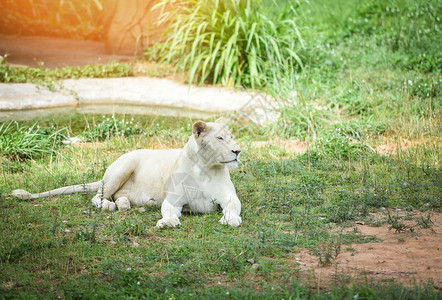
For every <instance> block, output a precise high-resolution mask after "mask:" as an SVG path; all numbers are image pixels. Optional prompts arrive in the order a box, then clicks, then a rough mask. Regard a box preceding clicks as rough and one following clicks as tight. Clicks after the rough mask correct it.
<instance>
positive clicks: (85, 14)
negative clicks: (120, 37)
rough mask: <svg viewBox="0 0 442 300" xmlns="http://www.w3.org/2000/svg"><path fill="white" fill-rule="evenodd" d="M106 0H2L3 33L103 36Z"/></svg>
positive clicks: (90, 37) (1, 23) (77, 36)
mask: <svg viewBox="0 0 442 300" xmlns="http://www.w3.org/2000/svg"><path fill="white" fill-rule="evenodd" d="M103 4H105V3H103V0H43V1H37V2H36V1H32V0H21V1H11V0H7V1H1V2H0V20H1V21H0V29H1V31H2V32H3V33H7V34H17V33H21V34H24V35H55V36H62V37H69V38H87V39H101V38H103V35H104V28H103V16H102V14H103Z"/></svg>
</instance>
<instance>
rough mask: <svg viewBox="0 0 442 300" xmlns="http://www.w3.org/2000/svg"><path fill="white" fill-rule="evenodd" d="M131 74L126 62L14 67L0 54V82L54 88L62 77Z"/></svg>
mask: <svg viewBox="0 0 442 300" xmlns="http://www.w3.org/2000/svg"><path fill="white" fill-rule="evenodd" d="M1 55H3V53H2V54H1ZM43 66H44V65H42V67H43ZM133 75H134V71H133V69H132V66H131V65H130V64H128V63H119V62H110V63H107V64H104V65H87V66H82V67H63V68H55V69H46V68H23V67H20V68H15V67H12V66H11V65H10V64H9V63H8V62H7V55H4V56H0V82H2V83H25V82H32V83H35V84H37V85H43V86H47V87H49V88H50V89H55V88H56V85H57V83H58V84H59V85H61V83H60V80H62V79H79V78H109V77H127V76H133Z"/></svg>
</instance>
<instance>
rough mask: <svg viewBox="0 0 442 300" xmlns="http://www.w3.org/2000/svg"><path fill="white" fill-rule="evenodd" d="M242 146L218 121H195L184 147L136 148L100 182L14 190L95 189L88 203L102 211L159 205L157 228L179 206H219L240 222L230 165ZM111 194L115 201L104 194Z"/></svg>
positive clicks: (226, 219)
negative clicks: (164, 148) (43, 188)
mask: <svg viewBox="0 0 442 300" xmlns="http://www.w3.org/2000/svg"><path fill="white" fill-rule="evenodd" d="M240 151H241V149H240V148H239V146H238V145H237V144H236V143H235V141H234V139H233V137H232V134H231V133H230V131H229V130H228V129H227V126H226V125H225V123H224V122H223V121H222V120H220V119H219V120H217V121H216V122H214V123H204V122H202V121H199V122H196V123H195V124H194V125H193V134H192V136H191V137H190V139H189V141H188V142H187V144H186V145H185V146H184V148H183V149H173V150H147V149H143V150H136V151H133V152H130V153H126V154H124V155H122V156H121V157H120V158H118V159H117V160H116V161H115V162H114V163H112V164H111V165H110V166H109V167H108V168H107V170H106V172H105V174H104V177H103V179H102V180H101V181H97V182H94V183H88V184H83V185H74V186H68V187H63V188H59V189H56V190H53V191H48V192H43V193H39V194H30V193H28V192H26V191H24V190H15V191H13V192H12V195H14V196H16V197H18V198H21V199H35V198H40V197H48V196H56V195H68V194H73V193H77V192H97V194H96V195H95V196H94V197H93V199H92V204H93V205H95V206H97V207H101V208H102V209H103V210H115V208H116V207H117V208H118V210H128V209H130V207H131V206H144V205H146V206H154V205H155V206H161V214H162V219H161V220H159V221H158V223H157V227H164V226H171V227H174V226H177V225H179V224H180V221H179V217H180V216H181V212H182V210H183V207H185V208H186V209H188V210H190V211H192V212H197V213H206V212H211V211H214V210H215V209H216V208H217V206H220V207H221V208H222V211H223V217H222V218H221V219H220V223H221V224H226V225H230V226H234V227H236V226H239V225H240V224H241V217H240V212H241V203H240V201H239V199H238V197H237V195H236V191H235V187H234V186H233V183H232V181H231V180H230V174H229V170H232V169H236V168H237V167H238V159H239V152H240ZM111 198H113V199H116V200H115V202H111V201H109V199H111Z"/></svg>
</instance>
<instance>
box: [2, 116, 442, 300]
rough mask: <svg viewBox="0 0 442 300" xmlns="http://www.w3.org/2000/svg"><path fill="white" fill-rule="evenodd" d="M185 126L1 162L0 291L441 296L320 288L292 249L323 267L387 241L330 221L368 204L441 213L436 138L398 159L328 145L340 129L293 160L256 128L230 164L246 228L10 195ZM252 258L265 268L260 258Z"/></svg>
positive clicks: (98, 172)
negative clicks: (177, 222) (170, 222)
mask: <svg viewBox="0 0 442 300" xmlns="http://www.w3.org/2000/svg"><path fill="white" fill-rule="evenodd" d="M110 120H111V119H110ZM104 121H107V119H104ZM115 122H116V123H118V122H119V121H115ZM97 124H102V123H100V122H98V123H97ZM162 124H163V125H162ZM164 124H167V125H164ZM187 124H188V120H185V119H178V120H175V122H173V124H172V125H171V124H169V123H162V122H158V121H157V122H153V123H151V125H145V126H143V131H144V132H148V134H145V133H142V134H134V135H129V136H126V137H125V136H122V135H118V134H115V135H112V136H108V137H107V138H106V139H104V140H103V141H102V142H100V143H95V144H90V145H89V146H88V147H65V148H62V149H60V150H59V151H58V155H56V156H53V157H50V156H43V157H41V158H38V159H34V160H32V161H30V163H29V161H25V162H21V163H20V164H21V166H22V169H21V170H20V171H14V172H13V171H11V170H10V169H9V168H8V167H7V165H8V162H7V161H9V159H7V161H3V163H2V169H1V175H0V178H1V179H0V182H1V184H0V195H1V196H0V197H1V201H0V205H1V210H0V214H1V217H2V220H4V221H3V222H2V223H1V224H0V229H1V232H2V234H1V235H0V244H1V245H2V246H1V248H0V266H1V268H2V273H1V275H0V284H1V285H0V288H1V291H2V294H3V295H5V297H9V296H13V295H15V296H17V295H21V296H22V297H30V296H31V295H34V296H39V297H43V296H45V295H46V296H58V295H64V296H65V297H68V298H69V297H72V298H75V297H93V298H95V297H100V298H101V297H104V298H107V297H110V295H112V297H115V296H118V297H141V296H146V297H153V298H163V297H173V296H175V297H178V298H183V297H187V296H189V297H190V294H192V295H194V296H196V297H199V298H205V297H223V296H226V294H227V293H228V295H230V296H231V297H233V298H243V297H250V298H258V297H266V298H289V297H297V296H298V295H299V297H308V298H323V297H325V298H333V297H338V298H339V297H340V296H341V295H342V294H345V295H347V296H348V297H349V298H352V297H354V296H355V295H356V294H358V295H359V296H360V297H363V296H364V297H365V296H367V297H369V298H392V297H398V295H400V298H404V299H406V298H408V299H414V298H422V299H425V298H427V297H430V298H435V297H437V292H436V291H435V290H433V289H432V288H431V287H430V286H425V285H416V286H414V287H413V286H412V287H405V286H401V285H399V284H393V285H387V284H381V283H378V282H371V281H370V280H368V281H367V282H365V281H364V279H363V278H362V277H361V278H356V277H355V278H352V279H349V280H350V281H349V282H348V284H346V285H345V286H342V285H334V284H333V283H331V284H330V285H328V287H327V288H326V290H325V291H324V290H319V291H318V288H319V287H318V286H316V285H315V283H314V282H308V281H307V282H305V281H303V280H301V279H302V278H305V276H308V274H304V273H303V272H302V271H301V270H300V268H299V266H298V264H297V263H296V262H292V260H291V257H292V255H293V253H296V252H297V251H299V250H300V249H304V248H306V249H308V251H310V252H311V253H312V254H314V255H316V256H317V259H318V264H324V265H327V264H333V263H334V259H335V257H336V256H339V254H340V253H341V251H343V249H344V248H345V247H347V246H346V245H349V244H351V243H366V242H373V241H378V239H377V238H376V237H373V236H364V235H362V234H361V233H360V232H350V233H341V231H340V230H332V231H331V230H330V228H336V229H339V228H342V227H347V226H354V222H356V221H365V222H374V220H372V219H371V216H370V214H369V213H370V212H374V211H377V210H379V209H380V207H385V208H387V209H389V208H396V207H403V208H406V209H407V210H416V209H417V210H424V211H433V210H436V211H440V209H441V206H440V184H441V182H440V178H441V176H440V175H441V174H440V168H439V167H438V166H437V165H436V164H435V161H434V160H431V159H429V158H431V156H429V155H428V151H430V148H428V147H423V146H419V147H416V148H415V149H410V150H408V151H404V152H401V153H399V154H398V155H395V156H391V157H386V156H380V155H378V154H375V153H374V152H373V151H371V150H370V148H367V147H364V146H363V145H358V144H350V145H345V146H344V147H343V148H342V149H340V150H339V151H328V149H329V148H330V147H342V146H341V145H342V143H343V142H344V141H342V140H337V141H331V142H330V143H326V144H318V145H317V146H315V147H314V148H311V149H310V150H309V151H308V152H307V153H305V154H304V155H301V156H297V157H294V156H292V155H291V154H290V153H288V152H286V151H284V150H283V149H280V148H278V147H274V146H272V147H270V146H269V147H265V148H262V149H255V148H253V146H252V145H251V144H250V142H248V139H249V138H250V137H248V136H244V137H240V138H239V141H240V143H241V144H242V146H243V150H244V151H243V158H242V161H243V164H242V167H241V168H240V170H239V171H236V172H234V173H233V174H232V180H233V182H234V184H235V186H236V188H237V191H238V196H239V198H240V199H241V200H242V204H243V210H242V217H243V220H244V224H243V225H242V226H241V227H239V228H229V227H226V226H222V225H220V224H218V222H217V221H218V219H219V218H220V217H221V215H220V213H215V214H206V215H184V216H183V217H182V225H181V226H180V227H179V228H176V229H166V230H159V229H157V228H155V227H154V225H155V224H156V221H157V220H158V218H160V211H159V209H157V208H146V209H145V210H144V211H140V210H139V209H137V208H134V209H131V210H130V211H127V212H101V211H100V210H96V209H94V208H93V207H91V204H90V199H91V196H90V195H72V196H63V197H52V198H49V199H39V200H35V201H17V199H13V198H7V197H5V196H6V195H7V194H8V193H9V192H10V191H11V190H12V189H15V188H25V189H27V190H29V191H32V192H36V191H42V190H47V189H52V188H55V187H59V186H62V185H68V184H74V183H79V182H90V181H95V180H97V179H100V178H101V177H102V175H103V173H104V170H105V168H106V167H107V166H108V165H109V164H110V163H111V162H112V161H114V160H115V159H116V158H117V157H118V156H120V155H121V154H123V153H125V152H127V151H130V150H132V149H136V148H152V147H154V148H155V147H158V145H162V147H182V146H183V145H184V143H185V142H186V137H187V136H188V132H186V130H187V131H189V128H186V129H183V128H185V127H186V126H188V125H187ZM128 125H129V124H128ZM237 134H238V133H237ZM176 137H178V139H177V138H176ZM344 143H345V142H344ZM419 151H423V152H419ZM103 153H106V155H103ZM416 154H417V156H418V157H419V159H416V157H415V155H416ZM275 157H279V158H278V159H275ZM422 157H426V159H422ZM11 162H12V161H11ZM66 170H68V171H66ZM383 222H386V223H389V224H391V226H394V228H402V227H401V219H400V218H395V217H394V215H393V216H391V215H385V217H384V220H383ZM419 222H420V223H419ZM416 224H422V225H418V226H415V227H414V229H413V230H421V229H422V228H427V227H428V226H431V216H430V221H429V220H428V219H424V218H422V220H421V219H416ZM405 230H408V228H405ZM250 259H253V260H254V261H255V262H256V263H257V264H258V268H252V264H251V263H249V262H248V260H250ZM410 280H411V279H410ZM364 282H365V283H364ZM349 286H352V288H349ZM321 288H323V287H321ZM8 295H9V296H8Z"/></svg>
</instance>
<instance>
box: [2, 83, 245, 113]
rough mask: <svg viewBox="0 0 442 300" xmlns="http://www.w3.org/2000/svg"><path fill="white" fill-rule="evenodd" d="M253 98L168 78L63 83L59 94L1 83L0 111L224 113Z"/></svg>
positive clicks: (30, 86) (58, 91) (242, 105)
mask: <svg viewBox="0 0 442 300" xmlns="http://www.w3.org/2000/svg"><path fill="white" fill-rule="evenodd" d="M251 99H252V95H251V94H249V93H247V92H245V91H236V90H233V89H227V88H221V87H193V86H192V87H191V88H189V86H187V85H184V84H179V83H176V82H174V81H172V80H169V79H159V78H149V77H125V78H93V79H87V78H85V79H78V80H64V81H62V87H61V89H58V90H56V91H50V90H49V89H48V88H46V87H43V86H37V85H35V84H31V83H22V84H5V83H0V111H12V110H24V109H42V108H54V107H63V106H64V107H67V106H83V105H92V104H101V105H106V104H109V105H113V104H118V105H136V106H149V107H163V106H164V107H174V108H177V109H187V110H198V111H205V112H211V113H222V112H233V111H237V110H240V109H241V108H242V107H244V106H245V105H246V104H247V103H248V102H249V101H250V100H251Z"/></svg>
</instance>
